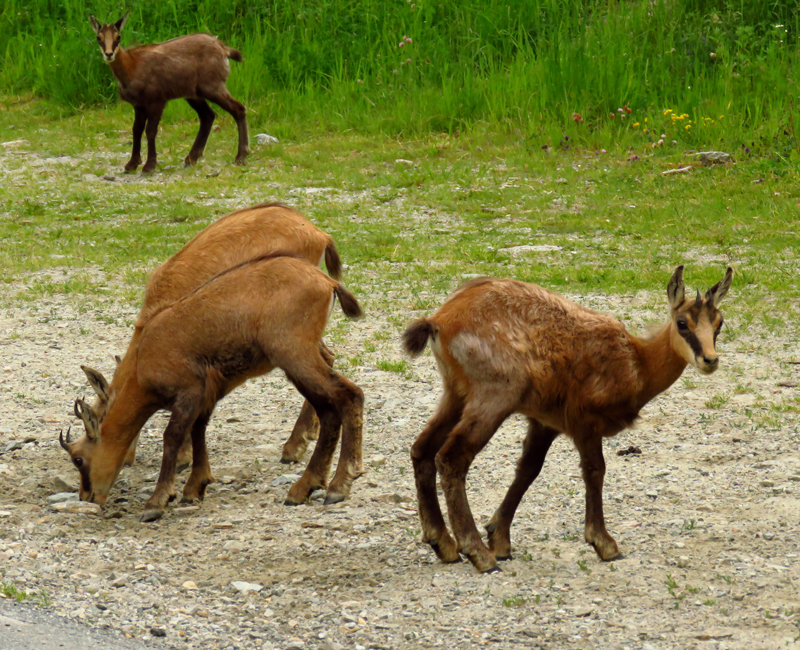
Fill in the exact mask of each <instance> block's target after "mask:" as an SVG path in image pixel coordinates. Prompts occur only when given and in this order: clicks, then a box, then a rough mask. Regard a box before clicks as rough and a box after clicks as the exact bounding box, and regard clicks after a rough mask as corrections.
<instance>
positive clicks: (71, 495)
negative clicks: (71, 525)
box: [47, 492, 78, 503]
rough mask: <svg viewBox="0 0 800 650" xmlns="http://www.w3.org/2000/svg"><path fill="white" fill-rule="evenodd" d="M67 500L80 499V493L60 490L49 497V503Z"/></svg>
mask: <svg viewBox="0 0 800 650" xmlns="http://www.w3.org/2000/svg"><path fill="white" fill-rule="evenodd" d="M65 501H78V495H77V494H75V492H59V493H58V494H51V495H50V496H49V497H47V503H64V502H65Z"/></svg>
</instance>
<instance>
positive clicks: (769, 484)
mask: <svg viewBox="0 0 800 650" xmlns="http://www.w3.org/2000/svg"><path fill="white" fill-rule="evenodd" d="M759 485H760V486H761V487H772V486H773V485H775V481H770V480H769V479H765V480H763V481H760V482H759Z"/></svg>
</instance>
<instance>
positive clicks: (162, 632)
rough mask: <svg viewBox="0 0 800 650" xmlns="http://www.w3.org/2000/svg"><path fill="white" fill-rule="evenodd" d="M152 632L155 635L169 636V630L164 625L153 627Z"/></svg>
mask: <svg viewBox="0 0 800 650" xmlns="http://www.w3.org/2000/svg"><path fill="white" fill-rule="evenodd" d="M150 634H152V635H153V636H167V631H166V630H165V629H164V628H163V627H151V628H150Z"/></svg>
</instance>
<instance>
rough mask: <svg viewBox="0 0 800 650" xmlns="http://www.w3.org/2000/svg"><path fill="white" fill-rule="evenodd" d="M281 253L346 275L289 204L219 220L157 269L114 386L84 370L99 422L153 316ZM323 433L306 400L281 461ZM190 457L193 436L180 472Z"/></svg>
mask: <svg viewBox="0 0 800 650" xmlns="http://www.w3.org/2000/svg"><path fill="white" fill-rule="evenodd" d="M276 250H283V251H286V252H287V253H290V254H293V255H296V256H299V257H302V258H304V259H306V260H308V261H309V262H311V263H312V264H317V263H319V262H320V261H321V260H322V258H323V256H324V258H325V261H326V265H327V267H328V272H329V273H330V275H331V276H332V277H333V278H334V279H337V280H338V279H339V277H340V275H341V262H340V261H339V254H338V253H337V251H336V244H335V243H334V241H333V238H332V237H331V236H330V235H328V234H327V233H325V232H323V231H322V230H320V229H319V228H317V227H316V226H315V225H314V224H312V223H311V222H310V221H308V219H306V218H305V217H303V215H301V214H300V213H299V212H296V211H295V210H293V209H291V208H289V207H287V206H285V205H281V204H279V203H267V204H262V205H256V206H253V207H250V208H244V209H243V210H237V211H236V212H233V213H231V214H229V215H227V216H225V217H222V218H221V219H219V220H218V221H215V222H214V223H212V224H211V225H210V226H208V227H207V228H205V229H204V230H201V231H200V232H199V233H198V234H197V235H195V237H194V239H192V240H191V241H190V242H189V243H188V244H186V245H185V246H184V247H183V248H182V249H181V250H179V251H178V252H177V253H175V255H173V256H172V257H171V258H170V259H168V260H167V261H166V262H164V264H162V265H161V266H159V267H158V268H157V269H156V270H155V271H153V274H152V275H151V276H150V280H149V282H148V283H147V288H146V289H145V294H144V302H143V304H142V308H141V311H140V312H139V316H138V318H137V319H136V323H135V324H134V327H135V329H134V331H133V337H132V338H131V342H130V344H129V345H128V350H127V352H126V353H125V356H124V357H123V358H122V359H120V360H119V361H118V365H117V370H116V373H115V374H114V377H113V379H112V380H111V383H110V384H109V382H108V381H107V380H106V379H105V377H103V375H102V373H100V372H99V371H97V370H95V369H93V368H89V367H88V366H81V368H82V369H83V371H84V372H85V373H86V376H87V378H88V379H89V383H90V384H91V386H92V388H94V390H95V392H96V393H97V399H96V400H95V403H94V406H93V409H94V411H95V413H96V415H97V419H98V420H102V419H103V417H104V415H105V411H106V407H107V405H108V402H109V401H110V400H113V399H114V398H115V397H116V395H117V394H118V393H119V391H120V390H121V388H122V386H123V385H124V384H125V382H126V381H127V379H128V377H129V376H130V375H131V374H132V373H134V372H135V360H136V350H137V348H138V346H139V340H140V338H141V334H142V328H143V327H144V326H145V325H146V324H147V322H148V321H149V320H150V319H152V318H153V316H155V315H156V314H158V313H159V312H160V311H163V310H164V309H165V308H167V307H169V306H170V305H172V304H173V303H174V302H175V301H176V300H179V299H180V298H183V297H184V296H185V295H187V294H188V293H190V292H192V291H194V290H196V289H197V288H198V287H200V286H201V285H203V284H204V283H206V282H208V281H209V280H210V279H211V278H213V277H215V276H216V275H218V274H219V273H221V272H223V271H225V270H227V269H230V268H231V267H233V266H236V265H239V264H242V263H244V262H248V261H250V260H252V259H255V258H258V257H260V256H263V255H267V254H270V253H272V252H274V251H276ZM321 345H322V349H321V353H322V354H323V356H324V357H325V359H326V360H327V362H328V364H329V365H333V355H332V354H331V352H330V350H328V349H327V347H326V346H325V344H324V343H321ZM318 431H319V420H318V419H317V416H316V414H315V413H314V408H313V407H312V406H311V404H309V403H308V402H306V403H305V404H304V405H303V409H302V410H301V412H300V416H299V418H298V420H297V423H296V424H295V426H294V429H293V430H292V435H291V436H290V437H289V439H288V440H287V441H286V444H285V445H284V447H283V455H282V458H281V461H282V462H284V463H294V462H299V461H300V460H302V458H303V455H304V454H305V451H306V448H307V447H308V443H309V441H311V440H316V438H317V434H318ZM137 441H138V437H137V438H135V439H134V440H133V442H132V444H131V448H130V450H129V452H128V454H127V456H126V458H125V464H126V465H131V464H132V463H133V462H134V459H135V458H136V444H137ZM191 459H192V443H191V438H187V439H186V443H185V445H184V447H183V448H182V449H181V452H180V454H179V458H178V466H179V468H180V469H183V468H185V467H188V466H189V464H190V463H191Z"/></svg>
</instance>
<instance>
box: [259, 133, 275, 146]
mask: <svg viewBox="0 0 800 650" xmlns="http://www.w3.org/2000/svg"><path fill="white" fill-rule="evenodd" d="M256 142H258V144H278V142H279V140H278V138H276V137H275V136H274V135H267V134H266V133H259V134H258V135H256Z"/></svg>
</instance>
